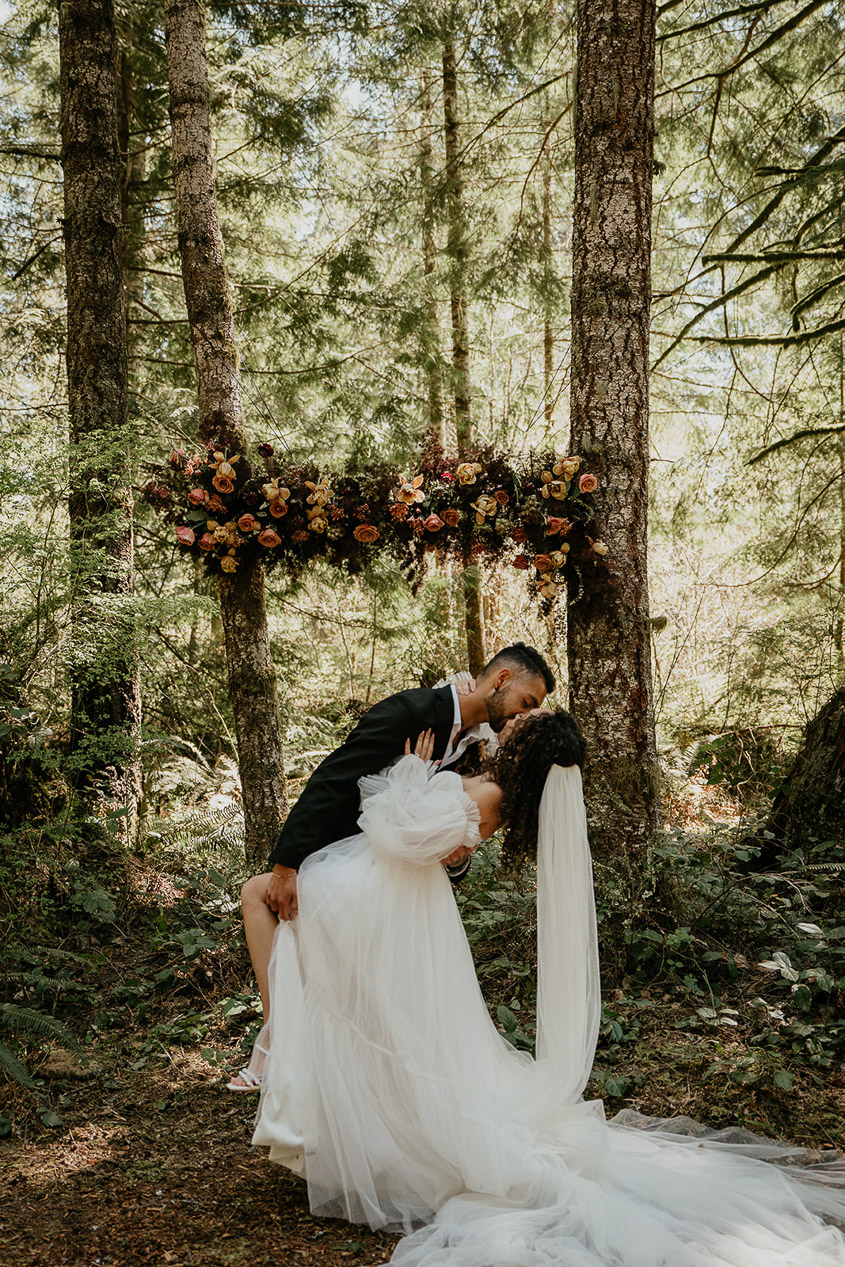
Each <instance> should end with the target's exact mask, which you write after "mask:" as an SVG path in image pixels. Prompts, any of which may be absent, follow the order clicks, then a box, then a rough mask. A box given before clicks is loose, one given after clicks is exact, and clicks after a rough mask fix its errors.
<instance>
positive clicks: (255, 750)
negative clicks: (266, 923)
mask: <svg viewBox="0 0 845 1267" xmlns="http://www.w3.org/2000/svg"><path fill="white" fill-rule="evenodd" d="M164 28H165V42H166V46H167V66H168V80H169V84H170V122H171V127H172V133H173V171H174V180H175V187H176V204H177V211H178V224H179V254H180V256H181V260H182V280H183V283H184V287H185V302H186V305H187V309H188V320H189V322H190V330H191V345H192V348H193V353H194V364H195V367H196V374H197V388H198V394H199V407H200V438H201V439H202V440H203V441H204V442H206V443H209V444H213V445H214V446H215V448H218V449H222V450H226V451H228V452H229V454H233V453H239V454H241V455H242V456H241V461H240V463H239V466H238V471H239V474H242V475H244V474H246V473H247V472H248V470H249V465H248V458H247V448H248V444H247V438H246V432H245V428H244V414H243V403H242V399H241V387H240V377H239V373H238V363H239V362H238V348H237V340H236V336H235V321H234V313H233V309H232V300H231V294H230V291H229V283H228V278H227V276H226V267H225V263H224V260H223V238H222V234H221V231H220V218H219V215H218V209H217V193H216V189H215V183H214V151H213V142H212V136H211V116H210V110H209V92H208V61H207V55H206V41H205V22H204V18H203V10H202V8H201V7H200V4H199V3H198V2H197V0H165V6H164ZM218 587H219V593H220V610H221V615H222V619H223V630H224V638H225V646H226V664H227V670H228V677H229V690H230V692H231V698H232V710H233V712H234V717H235V733H236V735H237V741H238V762H239V770H240V779H241V788H242V791H243V802H244V820H245V824H246V852H247V857H248V858H249V860H250V861H251V862H254V863H256V864H262V863H263V862H264V860H265V859H266V856H267V853H268V851H269V849H270V846H271V844H272V842H273V841H274V840H275V838H276V836H277V835H278V832H279V828H280V826H281V823H282V821H283V819H284V816H285V814H286V813H287V794H286V787H285V777H284V767H283V761H282V742H281V731H280V726H279V713H278V704H277V699H276V675H275V670H274V668H273V661H272V657H271V654H270V640H269V635H268V629H267V611H266V607H265V599H264V570H263V568H262V566H261V564H260V562H258V561H256V562H255V563H254V564H253V565H252V566H249V567H248V566H245V565H242V567H241V571H240V572H239V573H238V574H237V575H235V576H231V577H227V576H221V578H220V580H219V586H218Z"/></svg>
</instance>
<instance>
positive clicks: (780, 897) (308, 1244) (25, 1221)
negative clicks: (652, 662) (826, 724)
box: [0, 779, 845, 1267]
mask: <svg viewBox="0 0 845 1267" xmlns="http://www.w3.org/2000/svg"><path fill="white" fill-rule="evenodd" d="M670 808H671V809H672V812H673V819H674V823H675V826H674V827H673V828H672V829H671V830H670V831H668V832H667V833H666V834H665V835H664V836H663V837H662V838H661V840H660V841H659V843H658V844H657V845H656V846H655V848H654V850H653V852H652V853H651V854H650V855H649V857H648V858H647V859H644V860H643V867H642V870H641V872H640V875H639V877H638V878H637V880H636V883H635V882H634V881H633V880H632V878H631V877H630V876H626V875H625V874H624V873H621V872H620V871H619V870H618V869H617V870H614V869H613V868H612V867H609V866H607V865H606V864H601V863H598V864H597V867H596V877H597V894H598V910H599V919H600V929H601V939H602V952H603V970H604V977H605V981H604V997H605V1003H604V1012H603V1023H602V1033H601V1039H600V1043H599V1049H598V1053H597V1058H596V1063H595V1068H594V1074H593V1078H592V1080H591V1083H590V1087H589V1089H588V1095H593V1096H601V1097H602V1098H603V1099H604V1100H605V1104H606V1108H607V1111H608V1114H609V1115H611V1116H612V1114H613V1113H615V1112H617V1111H618V1110H619V1109H621V1108H624V1107H634V1108H636V1109H638V1110H639V1111H641V1112H643V1113H645V1114H649V1115H654V1116H660V1117H664V1116H665V1117H671V1116H679V1115H685V1116H689V1117H692V1118H695V1119H697V1120H698V1121H700V1122H702V1123H704V1124H705V1125H707V1126H710V1127H714V1128H719V1127H723V1126H726V1125H728V1124H731V1123H737V1124H740V1125H742V1126H745V1127H747V1128H748V1129H751V1130H753V1131H755V1132H758V1133H760V1134H764V1135H768V1136H772V1137H781V1138H788V1139H791V1140H794V1141H796V1142H798V1143H801V1144H804V1145H807V1146H808V1147H811V1148H830V1147H835V1148H840V1149H845V1126H843V1124H844V1123H845V1074H843V1072H842V1069H843V1061H842V1054H843V1048H844V1047H845V1022H843V1020H842V1015H843V1009H842V1002H843V988H844V987H845V927H844V926H843V923H842V922H840V921H842V914H841V912H842V889H843V873H842V870H841V864H838V863H837V862H836V861H835V860H832V857H833V854H832V851H831V850H829V849H828V848H827V847H826V845H825V842H814V843H813V850H812V858H813V861H809V860H808V859H809V856H810V855H808V856H807V857H801V858H798V857H794V856H791V857H784V858H782V859H780V861H779V863H778V867H779V870H777V871H772V870H768V871H762V870H758V869H755V868H756V860H755V857H754V855H753V851H750V850H749V849H748V848H747V847H744V846H743V843H742V841H743V833H742V828H741V823H740V822H739V821H738V818H737V812H736V806H734V805H732V804H731V803H730V802H729V800H728V799H726V798H724V797H722V799H721V800H720V798H719V795H718V794H717V793H715V792H714V791H713V789H712V788H708V786H707V785H706V784H705V783H704V781H703V779H699V780H698V782H697V783H689V782H688V783H685V784H684V785H683V787H680V785H679V786H678V787H676V795H675V796H674V797H673V798H670ZM194 812H195V813H196V815H197V817H196V831H194V833H193V836H192V834H191V816H190V814H189V813H182V814H181V816H180V817H178V831H175V830H173V829H171V830H169V832H168V830H166V829H165V827H166V825H165V824H164V823H161V824H159V826H160V827H161V830H160V831H159V832H158V833H157V835H156V836H155V837H153V838H151V839H152V840H153V846H152V847H151V848H150V853H149V854H148V856H147V858H146V859H142V860H138V859H135V860H133V861H132V862H131V863H130V862H127V861H126V860H125V859H121V858H120V857H119V856H116V855H114V854H109V853H108V852H101V853H99V854H98V853H97V851H96V849H93V850H91V851H89V853H88V855H87V856H83V857H82V858H80V852H79V847H78V842H77V844H76V845H75V846H74V849H73V850H71V849H70V848H69V847H68V846H67V845H66V844H65V843H64V837H63V836H62V834H61V833H58V832H57V833H54V834H53V835H51V834H50V833H49V832H44V831H43V830H42V831H41V836H40V839H39V841H38V842H37V843H38V848H37V849H35V848H34V841H33V840H32V839H31V838H29V837H28V836H27V835H26V834H25V833H20V832H19V833H17V834H16V835H15V836H7V837H5V838H4V840H3V842H2V843H3V845H4V855H3V856H4V858H5V861H4V863H3V864H2V866H0V903H2V913H3V916H4V932H3V945H2V950H3V963H4V968H3V980H4V983H5V987H6V992H5V999H6V1002H4V1003H3V1004H0V1062H5V1068H6V1070H7V1074H9V1075H12V1074H17V1075H18V1076H17V1077H13V1076H7V1077H6V1078H5V1079H4V1080H3V1084H2V1086H0V1151H1V1152H2V1158H3V1166H2V1176H3V1177H2V1179H0V1237H2V1243H3V1261H4V1267H19V1265H20V1267H24V1265H27V1267H29V1265H30V1264H36V1263H37V1264H42V1263H46V1262H49V1263H50V1264H51V1267H52V1264H56V1265H57V1267H58V1265H59V1264H68V1265H72V1267H83V1265H84V1267H117V1265H118V1264H119V1265H120V1267H141V1265H142V1264H143V1265H146V1264H156V1265H158V1264H174V1265H175V1267H217V1265H218V1264H238V1263H246V1262H250V1263H257V1264H262V1263H265V1262H266V1263H267V1264H270V1263H273V1264H277V1263H279V1262H283V1263H285V1264H286V1265H287V1264H290V1265H291V1267H297V1265H298V1264H303V1265H304V1264H333V1265H334V1264H339V1263H342V1262H346V1261H348V1262H350V1263H362V1264H375V1263H381V1262H384V1261H385V1260H386V1259H387V1258H388V1257H389V1253H390V1247H391V1245H392V1243H393V1239H392V1238H391V1237H388V1236H379V1235H373V1234H371V1233H369V1232H367V1231H364V1230H362V1229H360V1228H356V1227H351V1226H349V1225H346V1224H344V1223H341V1222H335V1221H321V1220H315V1219H313V1218H312V1217H311V1215H310V1214H309V1212H308V1207H307V1199H306V1193H305V1187H304V1184H303V1183H302V1182H301V1181H300V1180H298V1179H296V1178H294V1177H293V1176H290V1175H288V1174H287V1173H286V1172H284V1171H283V1170H280V1169H279V1168H277V1167H275V1166H273V1165H271V1164H270V1163H269V1162H267V1161H266V1160H265V1158H264V1157H263V1155H257V1154H255V1153H253V1152H252V1150H251V1149H250V1147H249V1139H250V1127H251V1121H252V1116H253V1113H254V1106H255V1100H254V1098H252V1097H248V1096H235V1095H233V1094H232V1093H230V1092H227V1091H226V1090H225V1087H224V1083H225V1081H226V1077H227V1075H228V1073H229V1071H231V1070H233V1069H236V1068H237V1067H238V1066H239V1064H241V1063H242V1062H243V1058H244V1055H245V1053H246V1051H247V1050H248V1049H249V1046H250V1043H251V1040H252V1037H253V1036H254V1034H255V1032H256V1029H257V1027H258V1024H259V1015H258V1010H257V1008H258V1000H257V998H256V996H255V993H254V986H253V983H252V981H251V977H250V970H249V961H248V957H247V954H246V950H245V947H244V945H243V941H242V935H241V930H240V924H239V919H238V912H237V902H236V896H235V895H236V894H237V890H238V887H239V882H240V879H241V874H240V873H241V872H242V869H243V868H242V864H241V863H239V862H238V841H237V831H236V824H235V826H233V822H234V817H233V812H232V811H231V810H226V808H225V807H223V809H222V810H221V809H220V808H219V807H218V808H217V809H216V810H215V811H214V814H216V815H217V818H216V819H215V817H214V814H212V815H211V816H210V815H209V811H208V808H207V807H205V808H202V807H198V808H197V809H196V811H194ZM215 822H216V826H215ZM33 856H37V858H38V862H37V863H36V864H34V865H33V863H32V861H31V859H32V858H33ZM458 900H459V903H460V906H461V911H462V915H463V918H464V921H465V924H466V927H467V931H468V934H469V937H470V940H471V942H472V945H473V951H474V954H475V957H476V962H477V965H478V970H479V974H480V979H481V982H482V985H483V988H484V991H485V996H486V998H487V1000H488V1003H489V1005H490V1008H491V1013H492V1015H493V1016H494V1018H495V1019H496V1021H497V1023H498V1024H499V1026H500V1028H501V1029H502V1031H503V1033H505V1034H506V1036H507V1037H508V1038H509V1040H510V1041H511V1042H513V1043H514V1044H515V1045H517V1046H520V1047H525V1048H530V1047H531V1045H532V1042H533V1033H534V994H535V978H534V960H533V943H534V895H533V889H532V880H531V876H530V875H524V876H521V877H508V876H505V875H503V874H502V873H501V872H500V871H499V870H498V869H497V867H496V860H495V851H492V852H489V853H488V854H487V856H486V858H477V859H476V862H475V863H474V871H473V874H472V876H471V879H470V881H469V882H468V883H467V884H465V885H464V886H463V887H462V889H461V890H460V892H459V897H458ZM56 1026H58V1027H59V1028H56ZM51 1027H52V1028H51ZM3 1053H5V1057H4V1055H3ZM15 1062H17V1063H15Z"/></svg>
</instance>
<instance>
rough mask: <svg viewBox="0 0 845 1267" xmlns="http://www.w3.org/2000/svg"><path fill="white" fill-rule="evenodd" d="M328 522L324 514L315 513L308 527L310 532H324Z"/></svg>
mask: <svg viewBox="0 0 845 1267" xmlns="http://www.w3.org/2000/svg"><path fill="white" fill-rule="evenodd" d="M327 526H328V524H327V521H326V518H325V516H324V515H315V516H314V518H313V519H312V520H311V522H310V524H309V525H308V527H309V528H310V529H311V531H312V532H325V531H326V528H327Z"/></svg>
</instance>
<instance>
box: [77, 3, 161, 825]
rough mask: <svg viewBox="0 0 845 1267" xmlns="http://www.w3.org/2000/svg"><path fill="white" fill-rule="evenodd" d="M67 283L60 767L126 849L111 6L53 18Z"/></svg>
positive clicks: (133, 815)
mask: <svg viewBox="0 0 845 1267" xmlns="http://www.w3.org/2000/svg"><path fill="white" fill-rule="evenodd" d="M59 57H60V76H61V125H60V126H61V141H62V147H61V163H62V173H63V177H64V220H63V230H64V242H65V267H66V273H67V352H66V360H67V377H68V409H69V415H70V496H69V505H68V510H69V519H70V542H71V554H72V561H73V568H74V573H75V577H76V586H75V595H74V601H73V613H72V617H73V650H74V657H75V658H74V664H73V668H72V674H71V676H72V701H71V755H72V762H71V767H72V768H73V767H75V770H76V774H77V776H78V778H79V785H80V787H81V788H83V789H86V790H87V791H88V793H89V794H90V793H92V792H93V793H95V794H96V795H97V796H102V798H103V799H104V802H105V808H106V809H107V810H108V811H110V812H111V813H113V814H117V815H118V817H116V818H114V819H112V821H113V822H114V823H116V824H117V834H118V835H119V836H120V837H122V839H123V840H124V842H125V843H129V842H130V841H131V840H132V839H133V838H134V830H135V824H136V821H137V811H138V804H139V801H140V797H141V764H140V723H141V696H140V684H139V676H138V662H137V654H136V644H135V639H134V636H133V627H134V626H133V613H132V607H131V601H130V596H131V595H132V593H133V589H134V569H133V537H132V515H133V503H132V493H131V467H130V454H131V442H130V435H129V426H128V419H127V398H128V384H127V354H126V309H125V300H124V292H123V238H124V234H123V225H122V216H121V180H122V177H123V166H124V165H123V160H122V157H121V153H120V146H119V140H118V82H117V65H118V62H117V58H118V53H117V32H116V28H115V17H114V5H113V0H76V2H75V3H74V4H73V5H72V6H71V5H69V4H64V5H60V6H59Z"/></svg>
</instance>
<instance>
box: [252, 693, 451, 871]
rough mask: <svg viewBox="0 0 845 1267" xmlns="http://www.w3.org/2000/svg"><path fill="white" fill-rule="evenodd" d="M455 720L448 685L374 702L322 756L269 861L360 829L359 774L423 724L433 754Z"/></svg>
mask: <svg viewBox="0 0 845 1267" xmlns="http://www.w3.org/2000/svg"><path fill="white" fill-rule="evenodd" d="M454 721H455V706H454V699H453V696H452V688H451V687H449V686H441V687H438V688H437V689H436V690H428V689H427V688H425V687H418V688H416V689H414V690H410V691H400V692H399V693H398V694H397V695H390V696H388V698H387V699H384V700H382V701H381V703H379V704H376V705H375V706H374V707H373V708H371V709H370V711H369V712H368V713H367V714H366V715H365V716H364V717H362V718H361V720H360V721H359V723H358V725H357V726H356V727H355V729H354V730H353V731H352V732H351V733H350V734H349V735H348V737H347V738H346V739H345V740H344V742H343V743H342V744H341V745H340V747H339V748H337V749H336V750H335V751H334V752H332V753H330V754H329V756H327V757H326V758H325V760H324V761H321V762H320V764H319V765H318V766H317V769H316V770H315V771H314V773H313V774H312V775H311V778H310V779H309V780H308V782H307V783H306V785H305V787H304V788H303V790H302V793H301V795H300V797H299V800H298V801H297V802H296V804H295V805H294V807H293V809H292V810H291V811H290V813H289V814H288V816H287V819H286V820H285V824H284V826H283V827H282V830H281V832H280V833H279V837H278V840H277V841H276V844H275V846H274V848H273V852H272V853H271V854H270V866H271V867H272V866H274V864H275V863H277V862H278V863H280V864H281V865H282V866H283V867H294V868H297V867H299V865H300V863H301V862H302V861H303V860H304V859H305V858H307V857H308V855H309V854H311V853H315V852H316V851H317V850H318V849H322V848H323V846H324V845H328V844H330V843H331V842H332V841H333V840H343V839H344V837H345V836H354V835H355V833H356V832H357V831H358V815H359V814H360V812H361V806H360V797H359V793H358V780H359V779H360V778H362V777H363V776H364V775H365V774H376V773H377V772H378V771H379V770H383V769H384V767H385V766H387V765H390V763H391V761H395V759H396V758H397V757H400V756H402V754H403V753H404V751H405V741H406V740H407V739H410V741H411V747H412V748H413V746H414V744H415V743H416V740H417V737H418V735H420V734H421V733H422V731H424V730H433V731H434V755H433V760H435V761H439V760H440V758H441V757H442V756H443V754H444V753H445V751H446V748H447V747H448V745H449V738H450V736H451V733H452V726H453V725H454Z"/></svg>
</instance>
